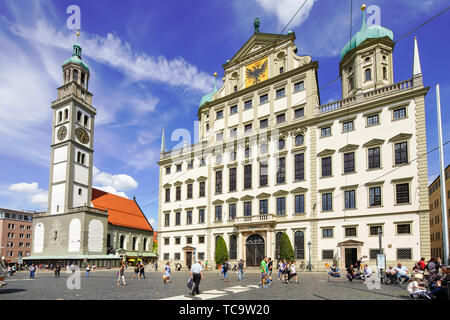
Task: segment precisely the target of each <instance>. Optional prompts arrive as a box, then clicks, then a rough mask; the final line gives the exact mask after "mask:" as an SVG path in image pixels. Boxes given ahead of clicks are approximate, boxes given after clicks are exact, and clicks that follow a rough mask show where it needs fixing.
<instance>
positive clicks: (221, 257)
mask: <svg viewBox="0 0 450 320" xmlns="http://www.w3.org/2000/svg"><path fill="white" fill-rule="evenodd" d="M214 259H215V260H216V265H221V264H223V263H224V262H225V261H227V260H228V249H227V244H226V243H225V240H224V239H223V238H222V236H220V237H219V238H217V240H216V253H215V255H214Z"/></svg>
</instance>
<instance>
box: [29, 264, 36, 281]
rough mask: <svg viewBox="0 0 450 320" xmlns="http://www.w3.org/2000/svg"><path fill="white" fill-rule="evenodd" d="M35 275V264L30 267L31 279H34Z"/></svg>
mask: <svg viewBox="0 0 450 320" xmlns="http://www.w3.org/2000/svg"><path fill="white" fill-rule="evenodd" d="M35 273H36V267H35V266H34V264H32V265H31V267H30V279H34V274H35Z"/></svg>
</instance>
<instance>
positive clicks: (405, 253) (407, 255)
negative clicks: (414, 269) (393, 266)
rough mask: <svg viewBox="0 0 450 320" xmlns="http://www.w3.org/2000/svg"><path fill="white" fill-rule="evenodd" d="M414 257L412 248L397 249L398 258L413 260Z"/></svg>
mask: <svg viewBox="0 0 450 320" xmlns="http://www.w3.org/2000/svg"><path fill="white" fill-rule="evenodd" d="M411 259H412V249H411V248H405V249H403V248H402V249H397V260H411Z"/></svg>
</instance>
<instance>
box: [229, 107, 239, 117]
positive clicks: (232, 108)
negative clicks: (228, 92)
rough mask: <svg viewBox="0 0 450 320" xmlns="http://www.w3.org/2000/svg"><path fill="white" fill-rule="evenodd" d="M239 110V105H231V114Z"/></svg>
mask: <svg viewBox="0 0 450 320" xmlns="http://www.w3.org/2000/svg"><path fill="white" fill-rule="evenodd" d="M237 112H238V107H237V106H231V107H230V115H231V114H235V113H237Z"/></svg>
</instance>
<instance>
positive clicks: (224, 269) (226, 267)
mask: <svg viewBox="0 0 450 320" xmlns="http://www.w3.org/2000/svg"><path fill="white" fill-rule="evenodd" d="M228 267H229V265H228V261H225V263H224V264H223V266H222V270H223V281H228Z"/></svg>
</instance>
